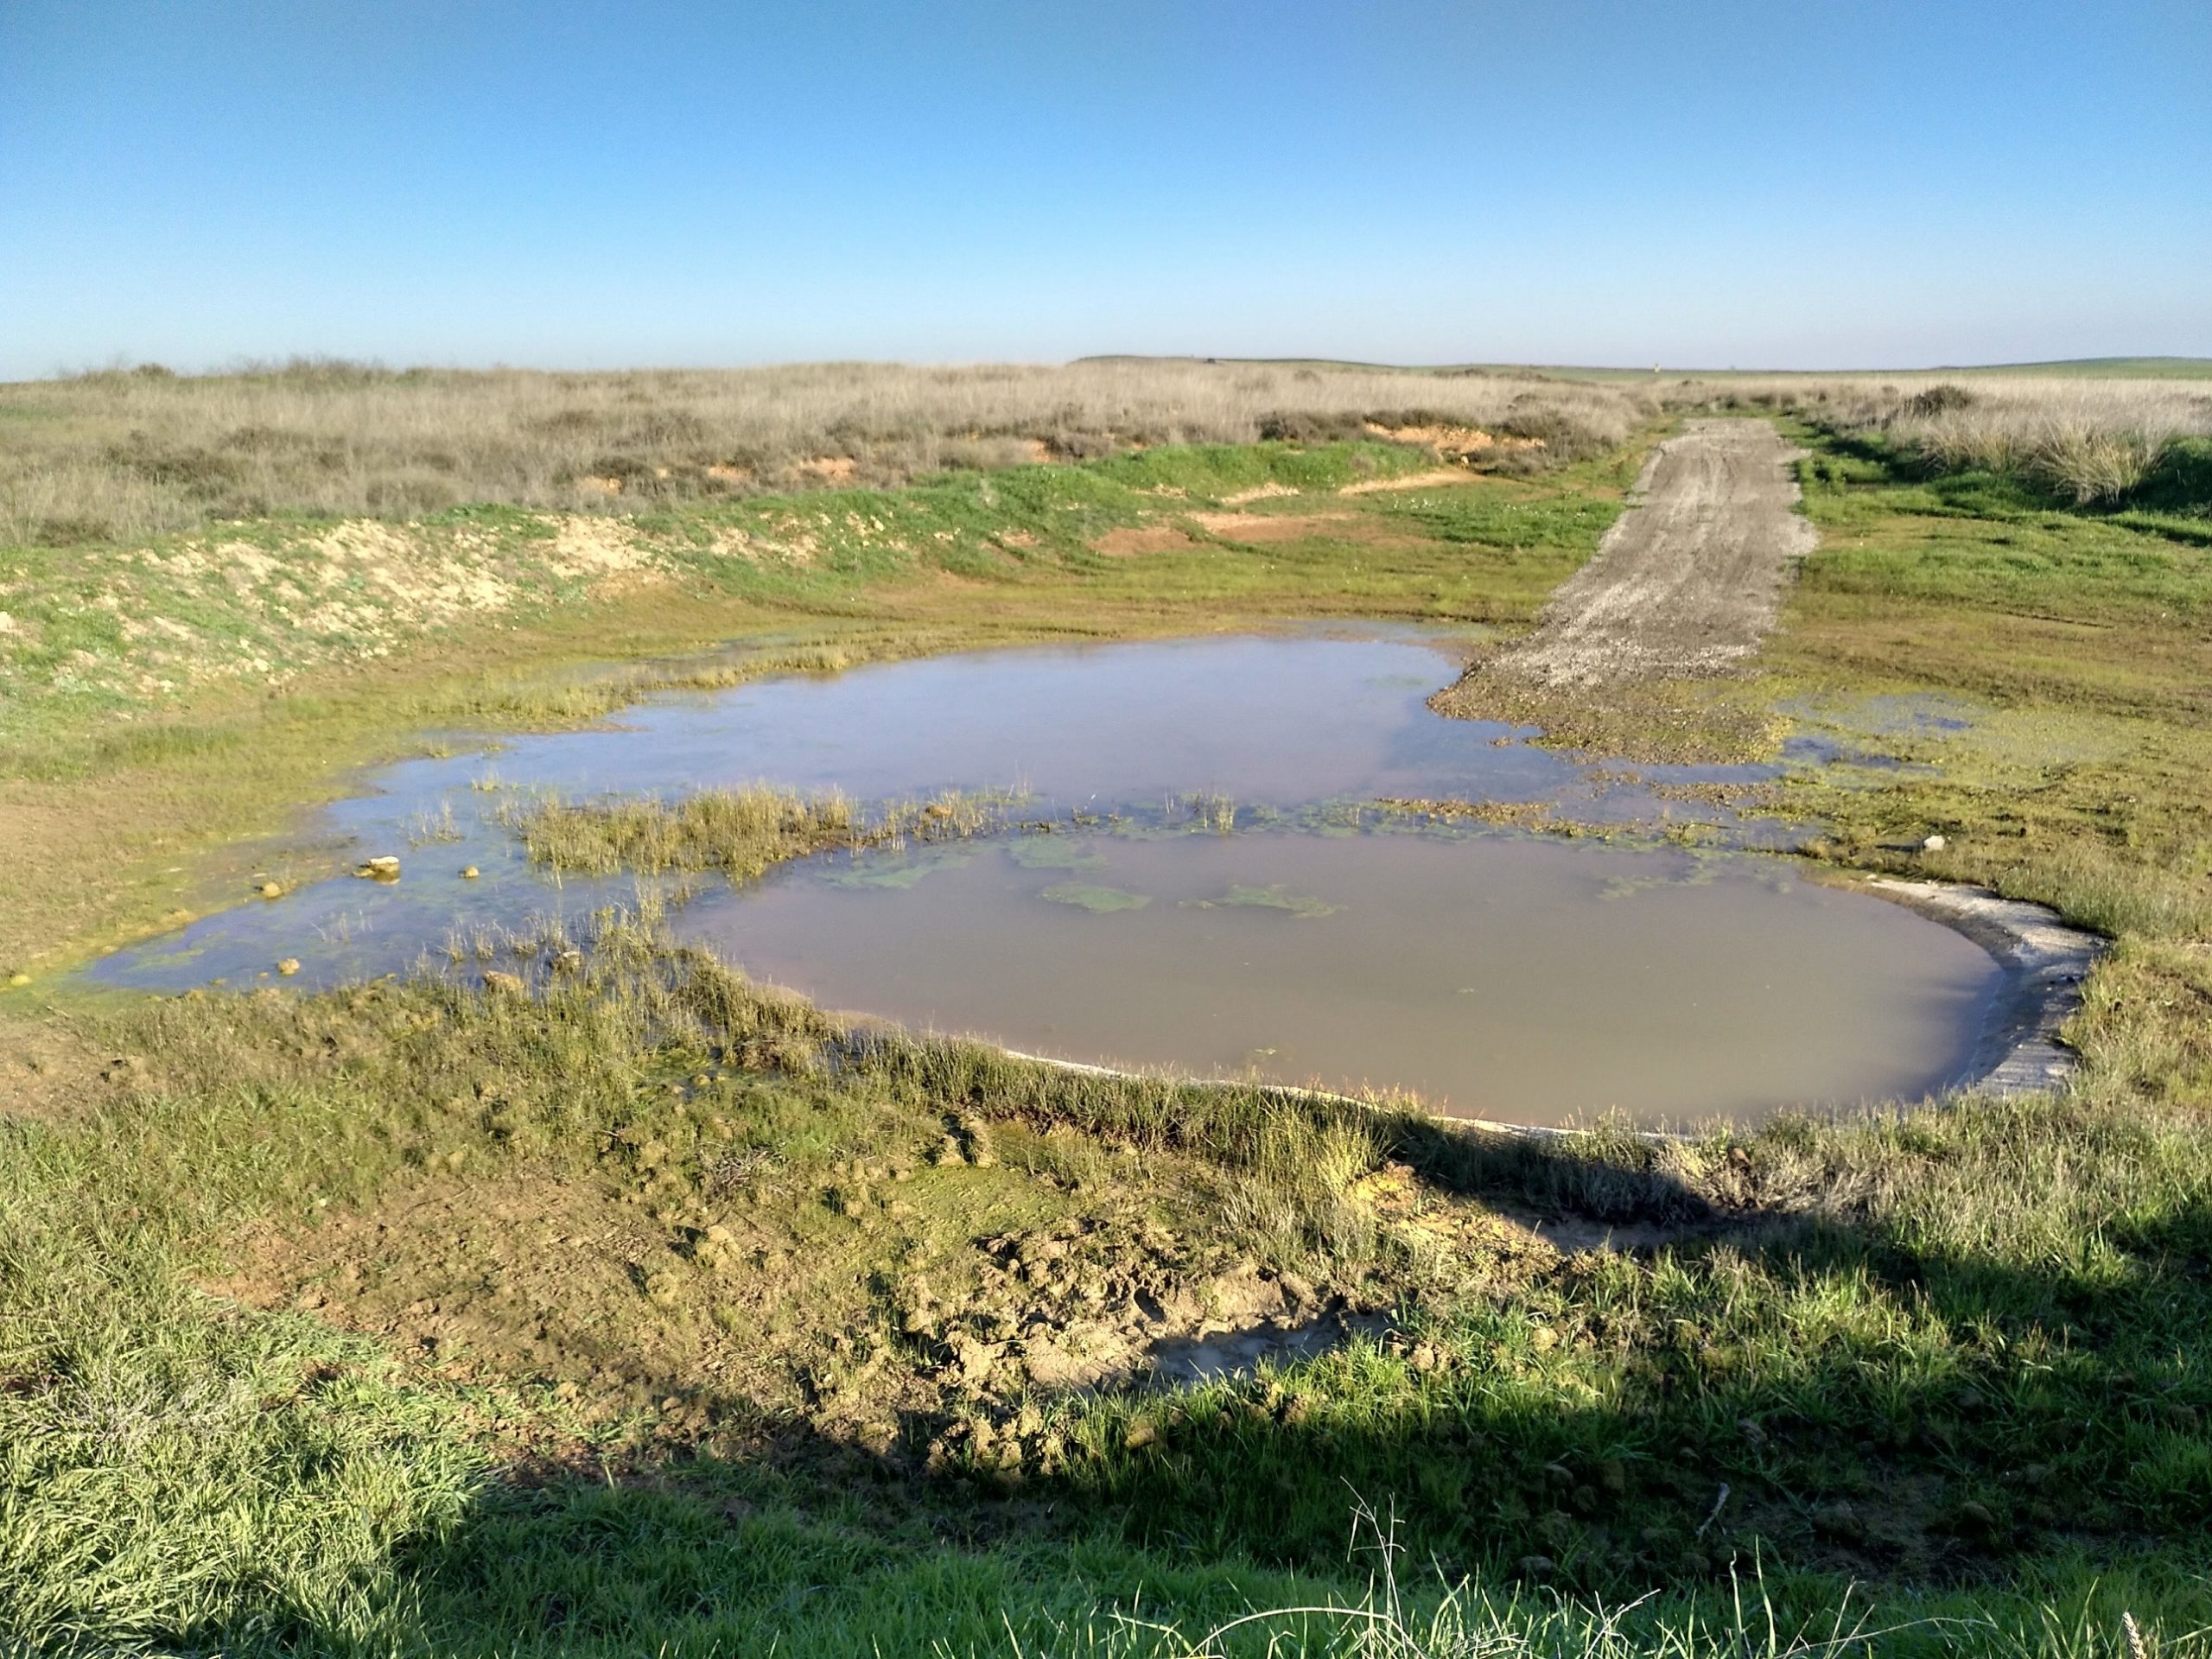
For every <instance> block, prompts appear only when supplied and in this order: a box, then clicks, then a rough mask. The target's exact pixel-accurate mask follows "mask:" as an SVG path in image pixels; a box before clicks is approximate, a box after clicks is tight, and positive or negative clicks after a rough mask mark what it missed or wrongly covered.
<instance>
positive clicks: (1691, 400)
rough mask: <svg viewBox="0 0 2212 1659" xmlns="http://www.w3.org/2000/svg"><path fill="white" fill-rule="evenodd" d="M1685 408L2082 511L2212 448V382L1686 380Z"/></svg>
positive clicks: (1682, 386)
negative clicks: (2181, 450) (2179, 457)
mask: <svg viewBox="0 0 2212 1659" xmlns="http://www.w3.org/2000/svg"><path fill="white" fill-rule="evenodd" d="M1661 395H1662V398H1663V399H1664V401H1666V402H1667V403H1668V404H1670V405H1675V406H1687V407H1698V408H1703V407H1709V406H1711V405H1712V404H1713V403H1715V402H1716V401H1717V402H1719V403H1720V404H1723V405H1724V406H1735V407H1742V408H1746V409H1750V410H1762V409H1771V410H1777V411H1789V412H1796V413H1800V414H1804V415H1808V416H1814V417H1815V418H1818V419H1820V420H1821V421H1822V422H1823V423H1826V424H1829V425H1833V426H1835V427H1837V428H1840V429H1844V430H1847V431H1858V432H1864V433H1869V434H1878V435H1883V436H1885V437H1886V438H1887V439H1888V440H1889V441H1890V442H1893V443H1895V444H1897V446H1899V447H1900V448H1904V449H1905V450H1907V451H1908V452H1910V453H1912V454H1917V455H1918V456H1920V457H1921V458H1922V459H1923V460H1924V461H1927V462H1929V464H1931V465H1932V466H1934V467H1937V468H1939V469H1941V470H1942V471H1946V472H1957V471H1963V470H1967V469H1969V468H1971V469H1977V470H1983V471H1987V472H1992V473H1999V474H2009V475H2012V476H2017V477H2025V478H2031V479H2034V480H2038V481H2040V482H2042V483H2044V484H2046V485H2048V486H2051V487H2052V488H2055V489H2056V490H2058V491H2060V492H2062V493H2064V494H2067V495H2069V496H2071V497H2072V498H2073V499H2074V500H2075V502H2076V503H2078V504H2079V505H2083V506H2088V505H2096V504H2102V503H2112V502H2117V501H2120V500H2121V499H2124V498H2126V496H2128V495H2129V494H2130V493H2132V492H2133V491H2134V490H2135V489H2136V487H2137V486H2139V485H2140V484H2142V483H2143V482H2144V480H2145V479H2146V478H2147V477H2149V476H2150V474H2151V473H2152V469H2153V468H2154V467H2157V466H2158V463H2159V461H2160V460H2161V458H2162V457H2164V455H2166V454H2167V453H2168V452H2169V450H2170V448H2171V446H2172V445H2173V444H2174V443H2175V442H2177V440H2186V439H2207V438H2212V381H2207V380H2202V379H2194V380H2183V379H2175V380H2161V379H2152V378H2112V379H2096V378H2083V377H2079V376H2067V375H2049V376H2044V375H2027V374H2001V375H2000V374H1989V373H1968V374H1958V373H1949V374H1944V373H1933V374H1926V375H1907V376H1900V375H1885V376H1881V377H1878V378H1877V377H1872V376H1866V377H1834V378H1830V377H1826V376H1802V375H1792V376H1775V377H1771V378H1750V377H1745V378H1732V379H1728V380H1725V381H1719V380H1716V381H1688V380H1686V381H1681V382H1677V383H1675V385H1670V386H1669V387H1667V388H1665V390H1664V391H1662V394H1661Z"/></svg>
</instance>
